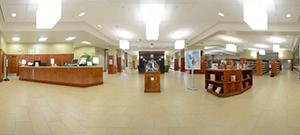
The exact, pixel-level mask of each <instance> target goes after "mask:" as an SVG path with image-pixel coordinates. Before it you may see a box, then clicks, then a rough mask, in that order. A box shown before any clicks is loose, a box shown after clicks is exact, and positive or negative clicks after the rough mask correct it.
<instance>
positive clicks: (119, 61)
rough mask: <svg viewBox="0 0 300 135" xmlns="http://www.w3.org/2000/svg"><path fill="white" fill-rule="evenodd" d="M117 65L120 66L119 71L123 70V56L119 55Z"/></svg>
mask: <svg viewBox="0 0 300 135" xmlns="http://www.w3.org/2000/svg"><path fill="white" fill-rule="evenodd" d="M117 65H118V66H117V67H118V72H122V58H121V57H118V58H117Z"/></svg>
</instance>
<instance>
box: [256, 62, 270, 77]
mask: <svg viewBox="0 0 300 135" xmlns="http://www.w3.org/2000/svg"><path fill="white" fill-rule="evenodd" d="M269 72H270V69H269V61H268V60H256V75H257V76H262V75H264V74H267V73H269Z"/></svg>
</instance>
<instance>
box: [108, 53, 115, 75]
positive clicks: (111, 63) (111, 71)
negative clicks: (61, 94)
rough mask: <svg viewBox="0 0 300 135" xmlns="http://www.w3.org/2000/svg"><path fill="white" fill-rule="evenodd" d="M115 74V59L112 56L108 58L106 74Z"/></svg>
mask: <svg viewBox="0 0 300 135" xmlns="http://www.w3.org/2000/svg"><path fill="white" fill-rule="evenodd" d="M114 73H115V59H114V56H113V55H109V56H108V74H114Z"/></svg>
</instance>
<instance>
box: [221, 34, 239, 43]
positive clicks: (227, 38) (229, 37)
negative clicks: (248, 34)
mask: <svg viewBox="0 0 300 135" xmlns="http://www.w3.org/2000/svg"><path fill="white" fill-rule="evenodd" d="M219 37H220V38H221V39H222V40H224V41H227V42H231V43H240V42H242V41H241V40H240V39H239V38H236V37H232V36H226V35H220V36H219Z"/></svg>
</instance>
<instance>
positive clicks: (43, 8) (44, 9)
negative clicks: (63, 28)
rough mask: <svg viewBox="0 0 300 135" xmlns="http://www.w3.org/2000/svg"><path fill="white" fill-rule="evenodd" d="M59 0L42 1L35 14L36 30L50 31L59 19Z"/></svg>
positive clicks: (60, 6)
mask: <svg viewBox="0 0 300 135" xmlns="http://www.w3.org/2000/svg"><path fill="white" fill-rule="evenodd" d="M61 8H62V2H61V0H42V1H41V2H40V3H39V6H38V9H37V12H36V28H37V29H52V28H53V27H54V26H55V25H56V23H57V22H58V21H59V20H60V19H61Z"/></svg>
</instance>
